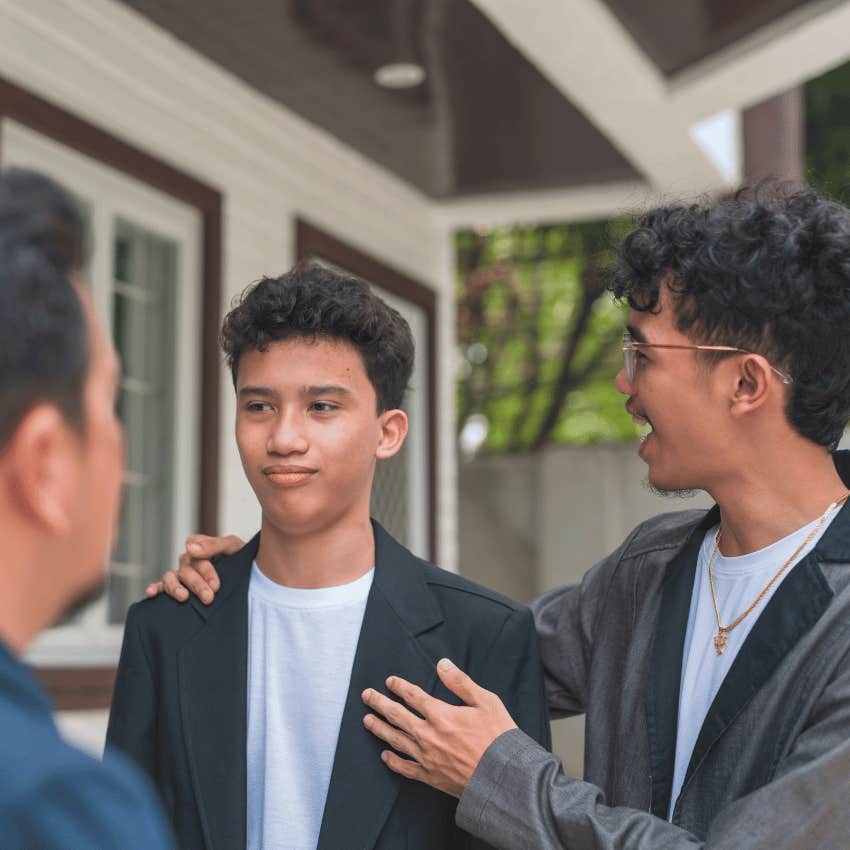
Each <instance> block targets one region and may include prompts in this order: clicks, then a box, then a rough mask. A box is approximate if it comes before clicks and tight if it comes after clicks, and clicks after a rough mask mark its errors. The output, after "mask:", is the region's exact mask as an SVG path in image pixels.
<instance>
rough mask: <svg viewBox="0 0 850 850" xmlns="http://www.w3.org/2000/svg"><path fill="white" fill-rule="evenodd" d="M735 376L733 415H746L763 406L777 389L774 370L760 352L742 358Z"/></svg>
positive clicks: (732, 400) (732, 403)
mask: <svg viewBox="0 0 850 850" xmlns="http://www.w3.org/2000/svg"><path fill="white" fill-rule="evenodd" d="M733 378H734V380H735V381H736V383H735V386H734V388H733V392H732V399H731V413H732V415H733V416H745V415H746V414H748V413H751V412H752V411H754V410H758V409H759V408H760V407H763V406H764V404H765V403H766V402H767V400H768V398H770V396H771V395H772V393H773V391H774V390H775V388H774V387H773V386H772V383H773V381H772V378H773V371H772V369H771V368H770V365H769V364H768V362H767V360H765V358H764V357H762V356H761V355H760V354H747V355H746V356H745V357H742V358H740V359H739V360H738V361H737V364H736V367H735V371H734V372H733Z"/></svg>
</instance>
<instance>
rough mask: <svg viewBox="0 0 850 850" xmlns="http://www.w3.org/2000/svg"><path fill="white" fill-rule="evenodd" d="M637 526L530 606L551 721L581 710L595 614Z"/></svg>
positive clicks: (603, 601) (584, 694) (602, 603)
mask: <svg viewBox="0 0 850 850" xmlns="http://www.w3.org/2000/svg"><path fill="white" fill-rule="evenodd" d="M640 528H641V526H638V527H637V528H636V529H635V530H634V531H633V532H632V533H631V534H630V535H629V536H628V538H626V540H625V541H624V542H623V543H622V545H621V546H620V547H619V548H618V549H616V550H615V551H614V552H612V553H611V554H610V555H609V556H608V557H607V558H604V559H603V560H602V561H600V562H599V563H598V564H596V566H594V567H593V568H592V569H590V570H589V571H588V572H587V573H586V574H585V576H584V578H582V580H581V581H580V582H578V583H577V584H570V585H567V586H565V587H558V588H555V589H554V590H550V591H549V592H548V593H545V594H544V595H543V596H541V597H540V598H539V599H536V600H535V601H534V602H532V603H531V605H530V606H529V607H530V608H531V611H532V613H533V614H534V622H535V625H536V628H537V635H538V638H539V641H540V658H541V661H542V663H543V677H544V685H545V688H546V702H547V703H548V705H549V716H550V717H551V718H552V719H553V720H554V719H557V718H559V717H570V716H571V715H575V714H583V713H584V709H585V699H586V696H587V673H588V670H589V668H590V654H591V652H590V648H591V646H592V645H593V631H594V626H595V624H596V618H597V616H598V612H599V611H601V610H603V608H604V604H605V597H606V596H607V594H608V591H609V589H610V587H611V583H612V581H613V580H614V577H615V575H616V573H617V569H618V567H619V565H620V561H621V560H622V557H623V553H624V552H625V551H626V550H627V549H628V546H629V544H630V543H631V542H632V540H633V539H634V537H635V535H636V534H637V533H638V532H639V531H640Z"/></svg>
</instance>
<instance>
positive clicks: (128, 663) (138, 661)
mask: <svg viewBox="0 0 850 850" xmlns="http://www.w3.org/2000/svg"><path fill="white" fill-rule="evenodd" d="M144 604H145V603H144V602H137V603H136V604H135V605H132V606H130V609H129V610H128V611H127V621H126V623H125V626H124V641H123V644H122V646H121V657H120V659H119V661H118V671H117V674H116V677H115V688H114V691H113V694H112V708H111V710H110V712H109V726H108V727H107V731H106V753H105V755H104V758H105V759H108V758H109V750H110V749H111V748H115V749H117V750H120V751H121V752H123V753H125V754H126V755H128V756H129V757H130V758H131V759H132V760H133V761H134V762H135V763H136V764H137V765H138V766H139V767H141V768H142V769H143V770H144V771H145V772H146V773H147V774H148V776H150V777H151V778H152V779H153V780H154V781H156V705H157V697H156V686H155V680H154V675H153V666H152V664H151V661H150V658H149V656H148V653H147V651H146V647H145V639H144V632H143V626H142V624H141V623H140V622H139V606H140V605H144Z"/></svg>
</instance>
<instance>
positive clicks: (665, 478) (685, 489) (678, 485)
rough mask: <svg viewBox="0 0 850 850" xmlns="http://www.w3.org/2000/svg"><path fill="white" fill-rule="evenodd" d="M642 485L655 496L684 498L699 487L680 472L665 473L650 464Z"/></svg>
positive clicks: (691, 494)
mask: <svg viewBox="0 0 850 850" xmlns="http://www.w3.org/2000/svg"><path fill="white" fill-rule="evenodd" d="M644 486H645V487H646V489H647V490H649V491H650V492H651V493H654V494H655V495H656V496H673V497H678V498H686V499H687V498H690V497H691V496H693V495H695V494H696V492H697V491H698V490H700V489H701V488H700V487H699V486H698V485H696V484H694V483H693V482H691V481H689V480H688V478H686V477H685V476H683V475H681V474H680V475H670V474H668V475H665V474H664V473H663V472H659V471H658V470H653V468H652V466H651V465H650V467H649V472H648V474H647V476H646V478H645V479H644Z"/></svg>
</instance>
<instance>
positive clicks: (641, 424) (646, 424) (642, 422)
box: [626, 404, 652, 443]
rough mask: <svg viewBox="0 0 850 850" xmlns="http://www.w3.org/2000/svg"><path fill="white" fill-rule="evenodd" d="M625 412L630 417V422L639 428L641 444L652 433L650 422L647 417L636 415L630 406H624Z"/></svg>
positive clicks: (640, 414)
mask: <svg viewBox="0 0 850 850" xmlns="http://www.w3.org/2000/svg"><path fill="white" fill-rule="evenodd" d="M626 412H627V413H628V414H629V415H630V416H631V417H632V422H634V423H635V425H637V426H638V428H640V441H641V443H643V442H644V441H645V440H646V438H647V437H648V436H649V435H650V434H651V433H652V422H651V421H650V419H649V417H648V416H645V415H644V414H642V413H638V412H637V411H636V410H635V409H634V408H633V407H632V406H631V404H626Z"/></svg>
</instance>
